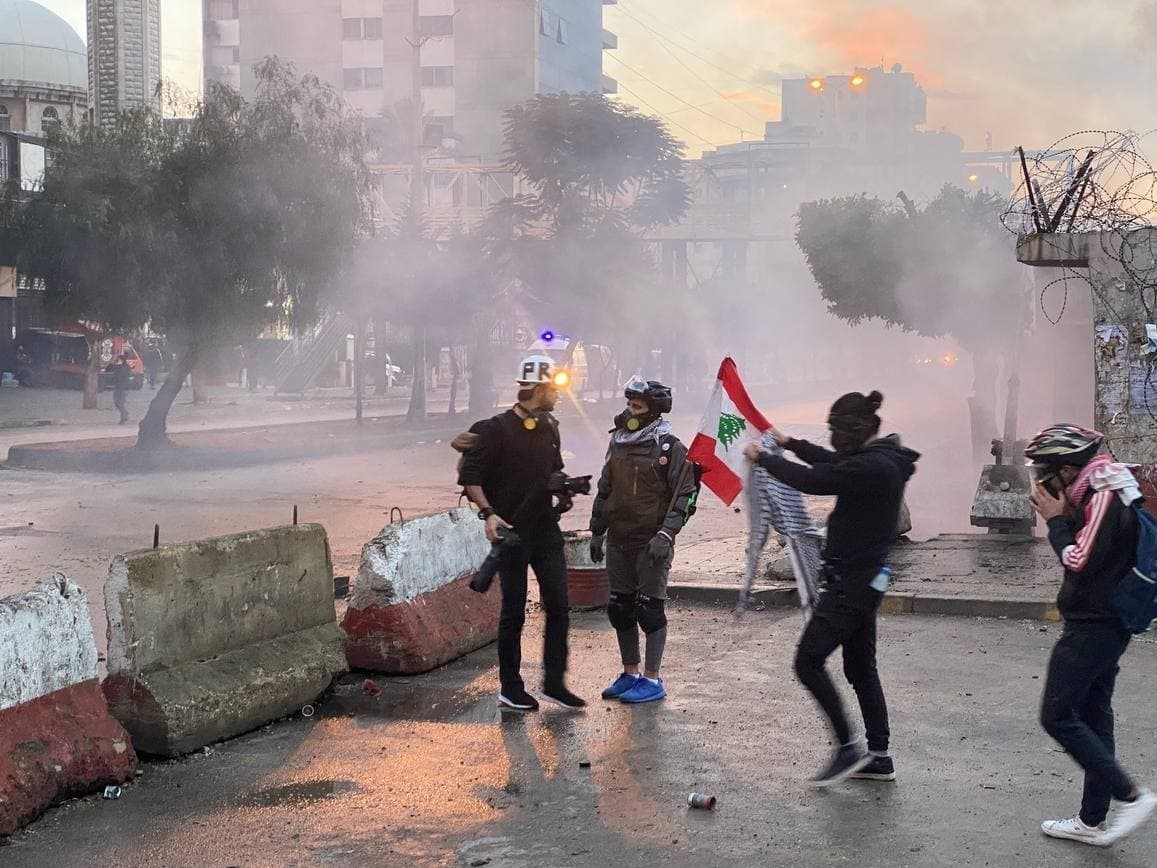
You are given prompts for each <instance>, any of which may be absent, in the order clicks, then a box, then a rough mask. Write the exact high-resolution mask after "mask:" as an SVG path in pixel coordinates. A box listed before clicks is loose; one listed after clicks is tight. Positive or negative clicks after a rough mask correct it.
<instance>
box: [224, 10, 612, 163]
mask: <svg viewBox="0 0 1157 868" xmlns="http://www.w3.org/2000/svg"><path fill="white" fill-rule="evenodd" d="M415 2H417V3H418V10H417V11H418V15H419V31H420V32H419V36H418V40H419V42H420V44H421V49H420V51H421V63H420V66H419V69H418V71H417V74H418V75H419V76H420V78H421V82H420V87H421V95H422V108H423V113H424V115H425V116H426V124H425V127H426V132H425V138H426V140H427V142H431V143H441V142H445V143H447V144H448V145H452V146H453V147H454V148H455V149H456V150H457V151H458V152H459V154H460V155H462V156H466V155H469V156H471V157H477V158H482V159H484V160H493V159H495V158H497V157H498V155H500V153H501V151H502V115H503V112H504V111H505V110H506V109H508V108H510V107H511V106H513V105H516V104H517V103H519V102H522V101H524V100H526V99H529V98H530V97H532V96H534V95H535V94H540V93H557V92H561V91H568V92H571V93H578V92H590V91H594V92H603V93H613V92H614V90H615V82H614V81H613V80H612V79H609V78H607V77H606V76H604V75H603V71H602V66H603V64H602V52H603V50H604V49H608V48H614V47H616V44H617V43H616V40H615V36H614V34H612V33H609V32H607V31H606V30H604V29H603V20H602V19H603V10H602V7H603V6H604V5H607V4H610V3H613V2H614V0H247V2H244V3H239V2H238V0H203V4H204V31H205V47H204V55H205V78H206V81H207V82H208V81H224V82H227V83H229V84H232V85H233V86H235V87H237V88H239V89H240V91H241V92H242V94H244V95H247V96H249V95H252V92H253V89H254V86H255V79H254V74H253V67H254V65H255V64H256V63H258V62H259V61H260V60H261V59H263V58H265V57H267V56H270V55H277V56H278V57H280V58H282V59H285V60H289V61H292V62H293V63H294V65H295V66H296V67H297V69H298V71H299V72H312V73H314V74H316V75H317V76H318V77H319V78H321V79H322V80H323V81H327V82H329V83H330V84H332V85H334V86H335V87H336V88H337V89H338V90H339V91H340V92H341V93H342V96H343V97H344V99H345V100H346V102H347V103H348V104H349V105H350V106H352V107H353V108H355V109H357V110H359V111H361V112H362V114H364V115H365V116H366V117H367V118H377V117H380V116H382V115H383V114H388V113H389V112H390V110H392V109H393V108H394V107H396V106H397V105H398V104H399V103H402V102H405V101H407V100H409V99H410V98H411V94H412V92H413V90H412V87H413V76H414V74H415V70H414V62H413V46H412V40H413V30H414V3H415Z"/></svg>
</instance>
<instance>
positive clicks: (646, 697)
mask: <svg viewBox="0 0 1157 868" xmlns="http://www.w3.org/2000/svg"><path fill="white" fill-rule="evenodd" d="M666 695H667V691H666V690H664V689H663V679H662V678H660V679H659V680H658V681H652V680H651V679H649V678H640V679H639V680H638V682H637V683H636V684H635V686H634V687H632V688H631V689H630V690H628V691H627V692H626V693H624V694H623V695H622V696H620V697H619V702H627V703H631V704H637V703H640V702H655V701H657V700H660V699H662V698H663V697H665V696H666Z"/></svg>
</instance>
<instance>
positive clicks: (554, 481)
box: [546, 470, 591, 497]
mask: <svg viewBox="0 0 1157 868" xmlns="http://www.w3.org/2000/svg"><path fill="white" fill-rule="evenodd" d="M546 490H547V491H549V492H550V493H551V494H557V495H559V496H560V497H574V496H575V495H576V494H590V493H591V477H589V476H567V475H566V474H565V473H563V472H562V471H561V470H556V471H555V472H554V473H552V474H551V475H550V481H549V482H548V483H547V486H546Z"/></svg>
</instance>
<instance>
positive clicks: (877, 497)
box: [745, 392, 920, 786]
mask: <svg viewBox="0 0 1157 868" xmlns="http://www.w3.org/2000/svg"><path fill="white" fill-rule="evenodd" d="M883 400H884V397H883V395H881V394H880V393H879V392H872V393H871V394H870V395H862V394H860V393H859V392H851V393H849V394H847V395H844V396H843V397H842V398H840V399H839V400H838V401H836V402H835V403H834V404H833V405H832V408H831V411H830V412H829V414H828V428H829V429H830V431H831V442H832V446H833V447H834V450H835V451H831V450H828V449H824V448H823V447H822V446H816V445H815V444H812V443H808V442H807V441H804V440H796V439H794V438H791V437H787V436H786V435H784V434H782V433H780V432H779V431H775V430H774V429H773V431H772V434H773V436H774V437H775V440H776V442H777V443H779V444H780V445H781V446H782V447H783V448H784V449H786V450H788V451H790V452H794V453H795V454H796V455H797V456H798V457H799V458H801V459H803V461H805V462H806V463H807V465H810V466H805V465H803V464H799V463H797V462H794V461H789V460H788V459H786V458H784V457H783V456H780V455H772V454H771V453H769V452H766V451H764V450H763V449H761V448H760V446H759V444H758V443H752V444H749V445H748V446H747V448H746V450H745V452H746V454H747V457H748V458H749V459H750V460H752V461H756V462H758V463H759V466H760V467H762V468H763V469H764V470H766V471H767V472H768V473H769V474H771V475H772V476H774V477H775V478H776V479H778V480H780V481H781V482H784V483H786V484H787V485H790V486H791V487H792V488H795V489H796V490H798V491H801V492H803V493H804V494H818V495H835V496H836V505H835V508H834V509H833V510H832V514H831V516H830V517H829V519H828V529H827V542H826V544H825V547H824V574H823V587H822V589H821V592H820V598H819V602H818V603H817V604H816V609H815V612H814V614H813V615H812V618H811V620H809V621H808V624H807V627H805V628H804V632H803V636H802V637H801V638H800V641H799V646H798V648H797V649H796V658H795V672H796V675H797V677H798V678H799V680H800V681H801V682H802V683H803V685H804V686H805V687H806V688H807V689H808V690H809V691H810V692H811V694H812V695H813V696H814V697H815V699H816V701H817V702H818V703H819V705H820V708H822V709H823V711H824V713H825V714H826V715H827V717H828V720H829V721H830V722H831V725H832V729H833V730H834V734H835V737H836V741H837V744H838V747H837V748H836V751H835V754H834V755H833V757H832V759H831V761H830V762H829V763H828V766H827V767H826V768H825V769H824V770H823V771H821V772H820V773H819V774H818V775H816V776H815V777H814V778H812V783H813V784H815V785H816V786H828V785H831V784H834V783H837V782H839V781H841V780H843V779H845V778H847V777H858V778H864V779H868V780H877V781H891V780H895V778H896V772H895V767H894V764H893V762H892V759H891V757H890V756H889V755H888V740H889V735H890V734H889V730H888V707H887V703H886V701H885V699H884V690H883V688H882V687H881V685H880V677H879V674H878V673H877V671H876V612H877V610H878V608H879V606H880V600H881V598H882V597H883V596H884V591H885V590H887V587H888V581H889V576H890V571H889V570H888V569H887V567H886V561H887V557H888V552H889V550H890V549H891V547H892V543H893V541H894V540H895V538H896V524H897V519H898V518H899V514H900V503H901V500H902V499H903V497H904V486H905V485H906V483H907V481H908V479H909V478H910V477H911V476H912V474H913V473H915V471H916V460H917V459H918V458H919V457H920V456H919V455H918V454H917V453H916V452H913V451H912V450H911V449H907V448H905V447H903V446H901V445H900V440H899V438H898V437H897V436H896V435H891V436H888V437H883V438H881V437H879V436H878V435H879V431H880V417H879V416H878V415H877V411H878V410H879V409H880V405H881V404H882V403H883ZM840 647H842V648H843V652H844V653H843V656H844V675H845V676H846V677H847V679H848V681H849V682H850V683H851V685H852V687H853V689H854V690H855V691H856V697H857V698H858V699H859V703H860V711H861V712H862V714H863V717H864V726H865V728H866V730H867V741H868V749H867V751H865V750H864V748H863V746H862V744H861V743H860V742H859V741H856V740H853V738H852V735H851V731H850V729H849V726H848V720H847V717H846V715H845V714H844V709H843V704H842V702H841V701H840V695H839V693H838V691H837V690H836V686H835V685H834V684H833V683H832V679H831V677H830V676H829V675H828V673H827V670H826V668H825V663H826V661H827V658H828V657H829V656H830V655H831V654H832V652H834V651H835V650H836V648H840Z"/></svg>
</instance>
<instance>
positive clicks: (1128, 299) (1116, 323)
mask: <svg viewBox="0 0 1157 868" xmlns="http://www.w3.org/2000/svg"><path fill="white" fill-rule="evenodd" d="M1155 253H1157V230H1153V229H1142V230H1137V231H1134V232H1130V233H1127V234H1125V235H1122V234H1120V233H1115V232H1087V233H1079V234H1073V235H1066V234H1056V235H1048V234H1041V235H1031V236H1024V237H1022V238H1021V239H1020V241H1019V243H1018V244H1017V259H1018V260H1019V261H1020V262H1024V263H1026V264H1028V265H1035V266H1038V267H1039V266H1043V267H1061V266H1065V267H1068V268H1073V269H1078V270H1079V271H1082V272H1084V274H1085V275H1086V277H1087V279H1088V281H1089V284H1090V287H1091V294H1092V303H1093V329H1092V332H1093V333H1092V334H1091V335H1090V338H1091V339H1092V342H1093V364H1094V367H1095V373H1096V392H1095V398H1094V420H1093V424H1094V425H1095V427H1096V428H1097V430H1098V431H1101V432H1102V433H1104V434H1105V437H1106V441H1107V445H1108V446H1109V448H1110V450H1111V451H1112V453H1113V455H1114V456H1116V458H1117V459H1118V460H1119V461H1127V462H1131V463H1136V464H1143V465H1153V464H1154V463H1157V370H1155V367H1154V364H1155V362H1157V353H1148V352H1146V348H1147V343H1148V342H1147V340H1146V332H1145V326H1146V320H1147V319H1148V318H1149V315H1148V314H1146V312H1145V304H1144V303H1143V301H1144V302H1147V303H1148V306H1149V308H1150V309H1154V307H1157V263H1155V261H1154V254H1155ZM1122 262H1128V263H1130V265H1129V267H1128V268H1126V267H1125V266H1124V265H1122Z"/></svg>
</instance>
